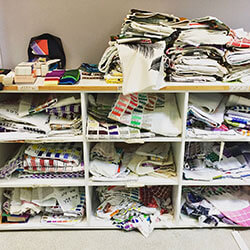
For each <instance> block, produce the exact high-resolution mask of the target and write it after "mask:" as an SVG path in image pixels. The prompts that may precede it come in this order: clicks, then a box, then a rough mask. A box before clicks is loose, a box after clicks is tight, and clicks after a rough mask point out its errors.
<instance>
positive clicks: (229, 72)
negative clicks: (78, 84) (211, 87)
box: [99, 9, 250, 95]
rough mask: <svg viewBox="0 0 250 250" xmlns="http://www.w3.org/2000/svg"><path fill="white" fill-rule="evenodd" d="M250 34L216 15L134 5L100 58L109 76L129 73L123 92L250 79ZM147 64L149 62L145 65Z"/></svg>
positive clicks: (104, 71) (101, 69) (101, 64)
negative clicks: (192, 14)
mask: <svg viewBox="0 0 250 250" xmlns="http://www.w3.org/2000/svg"><path fill="white" fill-rule="evenodd" d="M249 63H250V33H247V32H245V31H244V30H243V29H237V30H233V29H231V28H230V27H228V26H227V25H226V24H224V23H223V22H222V21H220V20H219V19H218V18H216V17H212V16H206V17H201V18H195V19H190V20H189V19H187V18H179V17H176V16H173V15H169V14H163V13H159V12H150V11H143V10H136V9H132V10H131V11H130V13H129V14H128V15H127V16H126V18H125V20H124V22H123V24H122V28H121V31H120V34H119V35H117V36H111V41H110V42H109V47H108V48H107V49H106V51H105V52H104V55H103V57H102V58H101V60H100V62H99V70H100V71H101V72H103V73H105V74H106V75H107V78H108V77H112V73H111V74H109V73H110V72H114V75H113V77H116V76H115V75H116V74H117V72H118V73H119V75H120V74H122V76H123V84H122V91H123V94H125V95H126V94H130V93H136V92H141V91H145V90H152V89H160V88H162V87H164V86H167V82H166V81H173V82H216V81H227V82H231V81H238V82H243V83H246V82H248V81H249V79H250V70H249V67H248V66H249ZM142 65H143V66H142Z"/></svg>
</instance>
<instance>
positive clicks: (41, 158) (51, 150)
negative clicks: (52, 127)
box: [20, 143, 83, 173]
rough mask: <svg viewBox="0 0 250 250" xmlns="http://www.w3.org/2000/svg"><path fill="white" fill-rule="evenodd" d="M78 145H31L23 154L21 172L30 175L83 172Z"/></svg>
mask: <svg viewBox="0 0 250 250" xmlns="http://www.w3.org/2000/svg"><path fill="white" fill-rule="evenodd" d="M81 159H82V149H81V146H80V144H79V143H58V144H32V145H30V146H28V148H27V149H26V150H25V152H24V161H23V168H22V169H20V170H23V171H24V172H31V173H46V172H79V171H83V163H82V160H81Z"/></svg>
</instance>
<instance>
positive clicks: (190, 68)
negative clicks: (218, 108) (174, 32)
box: [166, 17, 231, 82]
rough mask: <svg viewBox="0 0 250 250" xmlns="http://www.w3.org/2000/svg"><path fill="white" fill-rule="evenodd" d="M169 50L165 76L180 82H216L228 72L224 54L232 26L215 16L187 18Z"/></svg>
mask: <svg viewBox="0 0 250 250" xmlns="http://www.w3.org/2000/svg"><path fill="white" fill-rule="evenodd" d="M178 29H179V36H178V38H177V39H176V40H175V42H174V43H173V46H172V47H170V48H169V49H168V50H167V51H166V55H167V56H168V60H167V61H166V68H167V72H168V73H169V74H168V75H167V77H166V79H167V80H170V81H178V82H215V81H217V80H220V81H221V80H222V79H223V77H224V76H225V75H226V74H227V73H228V70H227V68H226V67H225V60H224V55H225V51H226V44H227V43H228V42H229V41H230V39H231V37H230V36H229V32H230V29H229V27H227V26H226V25H225V24H224V23H222V22H221V21H220V20H218V19H217V18H215V17H202V18H196V19H193V20H186V23H185V22H183V23H182V24H181V25H179V26H178Z"/></svg>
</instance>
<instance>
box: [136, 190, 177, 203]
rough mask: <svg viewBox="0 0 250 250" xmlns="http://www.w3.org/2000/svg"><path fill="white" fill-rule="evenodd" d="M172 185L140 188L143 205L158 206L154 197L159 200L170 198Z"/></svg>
mask: <svg viewBox="0 0 250 250" xmlns="http://www.w3.org/2000/svg"><path fill="white" fill-rule="evenodd" d="M171 195H172V187H171V186H151V187H142V188H140V200H141V202H142V203H143V205H145V206H147V207H159V204H158V202H157V200H156V199H155V198H159V199H160V200H167V199H168V198H170V199H171Z"/></svg>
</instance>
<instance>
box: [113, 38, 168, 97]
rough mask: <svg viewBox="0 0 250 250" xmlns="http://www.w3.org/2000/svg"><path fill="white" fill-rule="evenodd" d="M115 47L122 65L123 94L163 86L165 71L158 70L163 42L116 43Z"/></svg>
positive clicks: (160, 63) (162, 52) (161, 64)
mask: <svg viewBox="0 0 250 250" xmlns="http://www.w3.org/2000/svg"><path fill="white" fill-rule="evenodd" d="M116 48H117V49H118V52H119V57H120V60H121V65H122V72H123V85H122V92H123V94H124V95H127V94H129V93H136V92H142V91H145V90H152V89H153V88H154V87H156V86H157V88H161V87H164V86H165V84H164V80H163V79H164V77H165V73H164V72H163V69H162V70H160V68H161V66H162V67H163V61H162V60H163V57H162V56H163V54H164V49H165V42H156V43H154V44H116ZM159 83H160V85H159V86H158V84H159Z"/></svg>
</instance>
